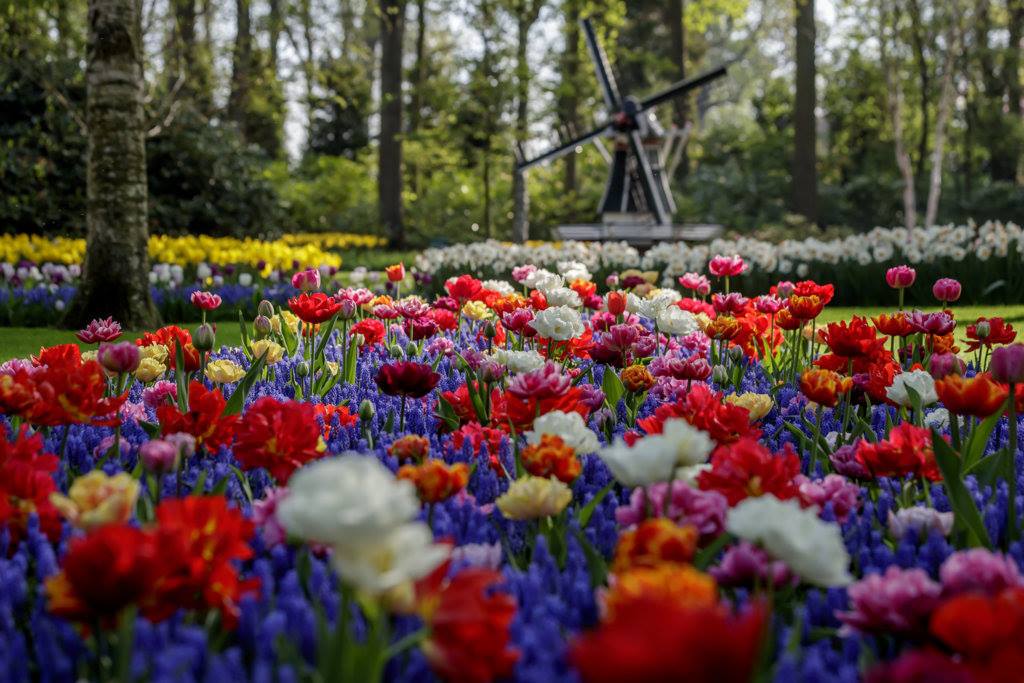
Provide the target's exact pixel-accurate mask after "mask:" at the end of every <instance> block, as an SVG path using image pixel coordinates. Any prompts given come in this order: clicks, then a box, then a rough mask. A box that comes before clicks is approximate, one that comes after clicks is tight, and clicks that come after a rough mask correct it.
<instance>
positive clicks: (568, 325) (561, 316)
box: [530, 306, 585, 341]
mask: <svg viewBox="0 0 1024 683" xmlns="http://www.w3.org/2000/svg"><path fill="white" fill-rule="evenodd" d="M530 325H531V326H532V327H533V329H535V330H536V331H537V334H539V335H540V336H542V337H544V338H545V339H553V340H555V341H566V340H568V339H573V338H574V337H578V336H580V335H581V334H583V332H584V329H585V328H584V326H583V318H582V317H581V316H580V314H579V313H578V312H577V311H575V310H574V309H572V308H569V307H568V306H552V307H550V308H546V309H544V310H543V311H540V312H539V313H537V315H536V316H535V317H534V319H533V321H532V322H531V323H530Z"/></svg>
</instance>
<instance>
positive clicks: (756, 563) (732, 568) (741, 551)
mask: <svg viewBox="0 0 1024 683" xmlns="http://www.w3.org/2000/svg"><path fill="white" fill-rule="evenodd" d="M710 574H711V576H712V577H714V579H715V581H717V582H718V584H719V585H720V586H728V587H731V588H750V587H753V586H762V587H763V586H771V587H774V588H781V587H782V586H785V585H786V584H795V583H798V582H799V580H800V579H799V578H798V577H797V576H795V575H794V574H793V572H792V571H790V569H789V567H787V566H786V563H785V562H780V561H779V560H773V559H772V558H770V557H769V556H768V553H766V552H765V551H764V550H762V549H761V548H759V547H757V546H756V545H754V544H753V543H750V542H749V541H740V542H739V543H737V544H736V545H734V546H730V547H729V549H728V550H726V551H725V554H724V555H722V559H721V560H720V561H719V562H718V564H717V565H716V566H714V567H712V568H711V570H710Z"/></svg>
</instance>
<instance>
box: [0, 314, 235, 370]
mask: <svg viewBox="0 0 1024 683" xmlns="http://www.w3.org/2000/svg"><path fill="white" fill-rule="evenodd" d="M175 324H177V325H179V326H180V327H184V328H185V329H188V330H194V329H195V328H196V327H198V326H199V324H198V323H175ZM142 334H143V333H142V332H131V331H130V332H125V333H124V335H123V336H122V337H121V338H122V339H137V338H139V337H141V336H142ZM72 343H76V344H77V343H78V339H77V338H75V333H74V332H71V331H70V330H55V329H52V328H49V327H2V328H0V361H5V360H8V359H10V358H26V357H28V356H30V355H32V354H34V353H37V352H38V351H39V349H40V348H41V347H43V346H54V345H55V344H72ZM241 343H242V336H241V332H240V331H239V329H238V323H229V322H224V323H218V324H217V344H218V348H219V346H220V345H225V344H226V345H228V346H238V345H239V344H241ZM81 346H82V348H83V350H85V349H86V348H95V347H94V346H92V345H88V346H87V345H85V344H81Z"/></svg>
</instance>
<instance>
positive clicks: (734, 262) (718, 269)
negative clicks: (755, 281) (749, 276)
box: [708, 254, 747, 277]
mask: <svg viewBox="0 0 1024 683" xmlns="http://www.w3.org/2000/svg"><path fill="white" fill-rule="evenodd" d="M746 269H747V264H746V263H745V262H744V261H743V258H742V257H741V256H740V255H739V254H734V255H732V256H722V255H721V254H719V255H718V256H715V257H714V258H712V259H711V263H709V264H708V270H710V271H711V274H712V275H717V276H718V277H731V276H734V275H739V274H741V273H742V272H743V271H745V270H746Z"/></svg>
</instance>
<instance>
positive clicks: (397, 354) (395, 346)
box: [388, 344, 405, 359]
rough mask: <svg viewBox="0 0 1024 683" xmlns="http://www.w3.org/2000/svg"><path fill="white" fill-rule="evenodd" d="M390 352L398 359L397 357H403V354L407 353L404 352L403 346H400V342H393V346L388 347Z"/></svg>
mask: <svg viewBox="0 0 1024 683" xmlns="http://www.w3.org/2000/svg"><path fill="white" fill-rule="evenodd" d="M388 353H389V354H390V355H391V357H392V358H396V359H397V358H401V357H402V356H403V355H405V354H404V353H403V352H402V347H401V346H399V345H398V344H392V345H391V346H389V347H388Z"/></svg>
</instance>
